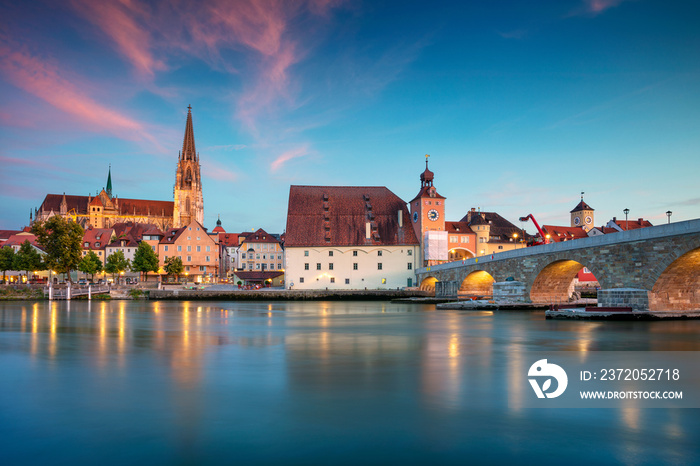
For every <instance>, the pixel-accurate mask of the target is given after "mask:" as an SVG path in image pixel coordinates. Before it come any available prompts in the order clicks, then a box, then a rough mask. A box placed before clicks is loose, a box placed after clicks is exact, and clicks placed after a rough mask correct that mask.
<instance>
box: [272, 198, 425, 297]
mask: <svg viewBox="0 0 700 466" xmlns="http://www.w3.org/2000/svg"><path fill="white" fill-rule="evenodd" d="M410 219H411V217H410V214H409V213H408V209H407V208H406V203H405V202H404V201H402V200H401V199H400V198H399V197H398V196H396V195H395V194H394V193H392V192H391V191H389V190H388V189H387V188H385V187H361V186H352V187H344V186H291V187H290V190H289V207H288V210H287V229H286V234H285V240H284V250H285V255H284V257H285V264H286V265H285V267H284V268H285V286H286V287H287V288H293V289H324V288H328V289H364V288H367V289H390V288H394V289H395V288H403V287H407V286H408V287H411V286H414V285H415V282H414V281H415V275H414V270H415V269H416V267H417V265H418V264H419V260H420V258H419V254H420V243H419V242H418V239H417V238H416V234H415V231H414V230H413V227H412V226H411V225H410V223H411V220H410Z"/></svg>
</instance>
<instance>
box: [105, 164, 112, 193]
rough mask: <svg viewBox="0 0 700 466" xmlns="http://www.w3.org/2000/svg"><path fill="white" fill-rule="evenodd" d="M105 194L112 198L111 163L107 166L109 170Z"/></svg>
mask: <svg viewBox="0 0 700 466" xmlns="http://www.w3.org/2000/svg"><path fill="white" fill-rule="evenodd" d="M106 191H107V196H109V198H110V199H111V198H112V165H111V164H110V166H109V172H108V173H107V189H106Z"/></svg>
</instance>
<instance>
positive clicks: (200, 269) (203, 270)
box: [199, 265, 207, 272]
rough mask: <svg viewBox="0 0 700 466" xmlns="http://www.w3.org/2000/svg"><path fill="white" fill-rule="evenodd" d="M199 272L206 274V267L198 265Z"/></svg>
mask: <svg viewBox="0 0 700 466" xmlns="http://www.w3.org/2000/svg"><path fill="white" fill-rule="evenodd" d="M199 271H200V272H206V271H207V266H206V265H200V266H199Z"/></svg>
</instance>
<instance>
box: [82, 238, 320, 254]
mask: <svg viewBox="0 0 700 466" xmlns="http://www.w3.org/2000/svg"><path fill="white" fill-rule="evenodd" d="M83 247H84V248H89V247H90V243H88V242H87V241H86V242H84V243H83ZM332 255H333V254H331V256H332Z"/></svg>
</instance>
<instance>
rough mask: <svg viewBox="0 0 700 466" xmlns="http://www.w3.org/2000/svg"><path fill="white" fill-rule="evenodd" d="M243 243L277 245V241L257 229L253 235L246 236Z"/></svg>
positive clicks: (272, 236)
mask: <svg viewBox="0 0 700 466" xmlns="http://www.w3.org/2000/svg"><path fill="white" fill-rule="evenodd" d="M244 241H245V242H246V243H279V240H278V239H277V238H276V237H275V236H274V235H271V234H269V233H268V232H266V231H265V230H263V229H262V228H258V231H256V232H254V233H249V234H246V236H245V239H244Z"/></svg>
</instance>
